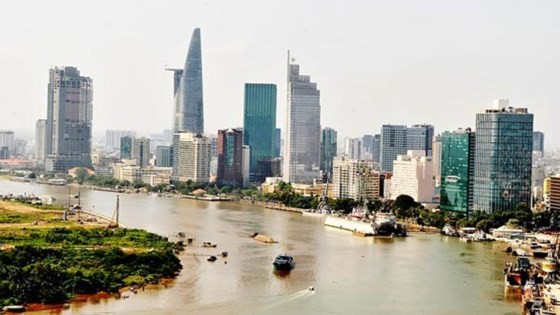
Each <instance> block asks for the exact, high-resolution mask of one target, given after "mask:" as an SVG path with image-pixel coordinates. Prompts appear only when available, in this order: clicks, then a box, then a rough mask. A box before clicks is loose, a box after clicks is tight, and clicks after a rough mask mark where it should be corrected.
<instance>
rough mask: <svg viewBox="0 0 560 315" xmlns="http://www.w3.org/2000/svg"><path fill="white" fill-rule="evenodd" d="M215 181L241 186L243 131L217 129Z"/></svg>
mask: <svg viewBox="0 0 560 315" xmlns="http://www.w3.org/2000/svg"><path fill="white" fill-rule="evenodd" d="M216 182H217V183H218V184H221V185H228V186H234V187H242V186H243V131H241V130H237V129H226V130H218V173H217V176H216Z"/></svg>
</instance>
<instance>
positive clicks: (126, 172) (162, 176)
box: [114, 163, 172, 186]
mask: <svg viewBox="0 0 560 315" xmlns="http://www.w3.org/2000/svg"><path fill="white" fill-rule="evenodd" d="M171 172H172V168H171V167H157V166H148V167H140V166H137V165H125V164H122V163H120V164H117V165H115V172H114V177H115V178H116V179H118V180H127V181H129V182H131V183H133V182H135V181H142V182H144V183H145V184H148V185H150V186H155V185H167V184H169V183H170V181H171Z"/></svg>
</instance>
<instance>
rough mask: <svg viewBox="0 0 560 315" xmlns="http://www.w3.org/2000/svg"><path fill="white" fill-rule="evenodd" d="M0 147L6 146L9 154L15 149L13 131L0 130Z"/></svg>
mask: <svg viewBox="0 0 560 315" xmlns="http://www.w3.org/2000/svg"><path fill="white" fill-rule="evenodd" d="M0 147H7V148H8V152H9V154H13V152H14V149H15V138H14V132H13V131H11V130H0Z"/></svg>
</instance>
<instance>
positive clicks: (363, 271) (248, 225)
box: [0, 180, 521, 315]
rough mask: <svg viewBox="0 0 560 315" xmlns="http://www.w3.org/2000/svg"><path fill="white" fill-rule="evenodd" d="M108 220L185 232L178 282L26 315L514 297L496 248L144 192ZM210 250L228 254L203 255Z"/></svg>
mask: <svg viewBox="0 0 560 315" xmlns="http://www.w3.org/2000/svg"><path fill="white" fill-rule="evenodd" d="M77 192H78V189H77V188H72V194H77ZM6 193H18V194H19V193H28V194H29V193H32V194H35V195H39V196H42V195H52V196H55V197H57V198H58V200H59V201H65V200H66V199H67V194H68V188H67V187H56V186H46V185H38V184H30V183H18V182H10V181H6V180H2V181H0V194H6ZM74 202H75V201H74ZM81 203H82V206H83V208H84V209H85V210H91V211H93V212H97V213H100V214H104V215H107V216H111V215H112V214H113V211H114V209H115V203H116V194H114V193H110V192H102V191H95V190H89V189H81ZM120 218H121V221H122V222H123V223H124V224H126V225H127V226H128V227H134V228H143V229H146V230H149V231H151V232H154V233H158V234H161V235H166V236H171V237H172V236H174V235H176V234H177V233H178V232H184V233H185V234H186V235H187V236H192V237H194V238H195V239H196V240H195V242H194V245H195V246H189V247H187V249H186V250H185V252H184V253H182V254H181V256H180V259H181V262H182V264H183V268H184V269H183V271H182V272H181V274H180V275H179V276H178V278H177V279H176V280H174V281H173V282H171V283H170V284H168V285H167V288H165V289H160V290H145V291H140V292H138V294H130V298H127V299H115V298H108V299H100V300H94V301H90V302H74V303H71V304H70V306H69V307H68V308H66V309H56V310H50V311H42V312H33V314H407V315H409V314H429V315H437V314H441V315H444V314H516V315H517V314H521V306H520V302H519V301H518V300H516V299H512V298H508V297H506V294H505V293H504V285H503V274H502V269H503V267H504V264H505V261H506V259H511V257H507V256H506V255H505V254H504V253H503V252H502V251H501V250H500V247H499V246H498V245H496V244H489V243H462V242H459V240H458V239H455V238H449V237H444V236H440V235H422V234H413V235H410V236H409V237H407V238H395V239H375V238H361V237H357V236H353V235H352V234H351V233H348V232H344V231H340V230H336V229H332V228H328V227H325V226H323V224H322V221H321V220H320V219H318V218H313V217H305V216H302V215H300V214H292V213H286V212H280V211H274V210H265V209H263V208H261V207H258V206H254V205H250V204H240V203H234V202H206V201H197V200H187V199H176V198H162V197H156V196H150V195H145V194H121V195H120ZM254 232H259V233H261V234H266V235H269V236H271V237H273V238H274V239H275V240H278V241H279V243H277V244H263V243H259V242H257V241H255V240H253V239H251V238H250V237H249V236H250V235H251V234H253V233H254ZM202 242H212V243H216V244H218V246H217V248H203V247H201V246H198V245H201V244H202ZM222 251H227V252H228V253H229V256H228V257H227V258H222V257H219V258H218V260H217V261H216V262H213V263H210V262H208V261H206V258H207V256H205V255H215V254H218V253H221V252H222ZM280 253H288V254H290V255H292V256H294V259H295V261H296V266H295V268H294V269H293V270H292V271H291V272H290V273H288V274H278V273H274V272H273V268H272V261H273V259H274V257H275V256H276V255H278V254H280ZM225 261H227V263H224V262H225ZM310 286H313V287H314V289H315V290H314V291H310V290H308V288H309V287H310Z"/></svg>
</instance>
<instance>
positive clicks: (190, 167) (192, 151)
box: [172, 132, 211, 182]
mask: <svg viewBox="0 0 560 315" xmlns="http://www.w3.org/2000/svg"><path fill="white" fill-rule="evenodd" d="M210 160H211V157H210V139H209V138H208V137H204V136H202V135H200V134H194V133H189V132H180V133H177V134H175V135H174V136H173V176H172V179H173V181H178V182H186V181H188V180H191V181H193V182H208V181H209V180H210Z"/></svg>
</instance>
